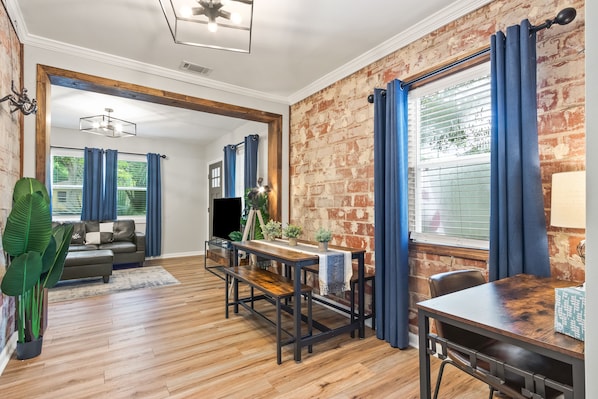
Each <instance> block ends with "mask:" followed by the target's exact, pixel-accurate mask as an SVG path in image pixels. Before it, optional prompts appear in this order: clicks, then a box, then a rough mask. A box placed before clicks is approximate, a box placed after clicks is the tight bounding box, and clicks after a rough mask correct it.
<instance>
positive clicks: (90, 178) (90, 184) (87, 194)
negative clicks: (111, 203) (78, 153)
mask: <svg viewBox="0 0 598 399" xmlns="http://www.w3.org/2000/svg"><path fill="white" fill-rule="evenodd" d="M103 176H104V154H103V150H101V149H99V148H88V147H85V150H84V154H83V195H82V197H83V198H82V200H81V220H101V219H102V197H103V193H104V181H103Z"/></svg>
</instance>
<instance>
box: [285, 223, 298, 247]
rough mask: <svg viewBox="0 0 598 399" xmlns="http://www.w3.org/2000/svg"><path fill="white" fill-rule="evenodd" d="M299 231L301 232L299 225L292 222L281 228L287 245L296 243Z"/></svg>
mask: <svg viewBox="0 0 598 399" xmlns="http://www.w3.org/2000/svg"><path fill="white" fill-rule="evenodd" d="M301 233H303V229H302V228H301V226H297V225H294V224H287V226H286V227H285V228H284V229H283V230H282V234H283V235H284V236H285V237H287V238H288V239H289V245H290V246H292V247H294V246H296V245H297V237H299V236H300V235H301Z"/></svg>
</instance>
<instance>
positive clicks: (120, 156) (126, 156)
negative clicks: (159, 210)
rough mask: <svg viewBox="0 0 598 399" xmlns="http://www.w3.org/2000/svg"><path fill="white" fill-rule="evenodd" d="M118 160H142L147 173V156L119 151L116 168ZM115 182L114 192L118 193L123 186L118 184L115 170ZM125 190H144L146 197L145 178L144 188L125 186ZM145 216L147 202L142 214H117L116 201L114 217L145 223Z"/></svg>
mask: <svg viewBox="0 0 598 399" xmlns="http://www.w3.org/2000/svg"><path fill="white" fill-rule="evenodd" d="M120 161H128V162H143V163H145V164H146V173H147V156H145V155H142V154H130V153H124V152H119V153H118V160H117V169H118V162H120ZM116 181H117V184H116V193H117V195H118V192H119V191H120V190H123V189H124V188H121V187H120V186H119V185H118V172H117V178H116ZM126 189H127V190H134V191H145V193H146V197H147V180H146V185H145V188H143V189H140V188H139V187H127V188H126ZM146 218H147V204H146V213H144V214H143V215H122V216H121V215H119V214H118V202H117V214H116V219H117V220H119V219H121V220H122V219H127V220H128V219H133V220H134V221H135V223H145V220H146Z"/></svg>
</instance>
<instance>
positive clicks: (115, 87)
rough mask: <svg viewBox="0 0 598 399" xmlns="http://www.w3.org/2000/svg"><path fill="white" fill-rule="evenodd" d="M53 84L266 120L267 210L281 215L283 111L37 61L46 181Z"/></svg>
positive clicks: (39, 162)
mask: <svg viewBox="0 0 598 399" xmlns="http://www.w3.org/2000/svg"><path fill="white" fill-rule="evenodd" d="M52 85H56V86H64V87H69V88H74V89H79V90H86V91H92V92H97V93H102V94H108V95H113V96H118V97H124V98H129V99H133V100H140V101H148V102H152V103H156V104H162V105H169V106H173V107H180V108H185V109H189V110H194V111H199V112H207V113H212V114H217V115H223V116H228V117H233V118H239V119H245V120H249V121H254V122H262V123H266V124H267V125H268V184H269V185H270V187H271V188H272V191H271V194H270V198H269V213H270V215H271V217H272V218H274V219H275V220H280V219H281V217H282V207H281V203H282V190H281V187H282V115H279V114H274V113H271V112H265V111H260V110H256V109H252V108H246V107H240V106H236V105H232V104H226V103H221V102H217V101H212V100H206V99H202V98H198V97H192V96H187V95H184V94H178V93H173V92H168V91H164V90H158V89H154V88H151V87H146V86H141V85H136V84H132V83H127V82H122V81H118V80H113V79H107V78H102V77H99V76H94V75H88V74H85V73H80V72H74V71H69V70H66V69H60V68H55V67H51V66H47V65H40V64H38V65H37V92H36V97H37V101H38V110H37V114H36V121H35V124H36V133H35V136H36V137H35V143H36V146H35V175H36V178H37V179H39V180H40V181H42V182H45V181H46V180H47V176H48V160H49V154H50V131H51V129H50V126H48V121H49V120H50V113H51V106H50V99H51V93H52V92H51V90H52Z"/></svg>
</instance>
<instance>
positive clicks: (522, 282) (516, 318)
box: [417, 274, 585, 399]
mask: <svg viewBox="0 0 598 399" xmlns="http://www.w3.org/2000/svg"><path fill="white" fill-rule="evenodd" d="M572 285H574V283H572V282H570V281H561V280H556V279H552V278H540V277H536V276H531V275H525V274H520V275H517V276H513V277H509V278H506V279H503V280H498V281H494V282H491V283H488V284H483V285H479V286H476V287H472V288H469V289H466V290H462V291H458V292H454V293H452V294H447V295H443V296H440V297H437V298H433V299H429V300H427V301H423V302H420V303H418V304H417V308H418V327H419V366H420V398H422V399H430V396H431V393H430V391H431V386H430V357H429V354H428V351H427V350H426V349H427V344H428V340H429V338H428V334H429V332H430V320H429V319H430V318H433V319H437V320H439V321H442V322H444V323H447V324H452V325H454V326H457V327H460V328H462V329H465V330H469V331H473V332H475V333H477V334H480V335H485V336H488V337H491V338H494V339H497V340H500V341H504V342H507V343H509V344H512V345H517V346H519V347H522V348H525V349H527V350H530V351H533V352H536V353H539V354H541V355H544V356H547V357H550V358H553V359H557V360H560V361H562V362H564V363H567V364H571V366H572V369H573V397H574V398H575V399H584V398H585V380H584V372H585V367H584V343H583V342H582V341H578V340H576V339H574V338H571V337H569V336H566V335H563V334H559V333H556V332H555V331H554V296H555V295H554V289H555V288H560V287H570V286H572Z"/></svg>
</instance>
